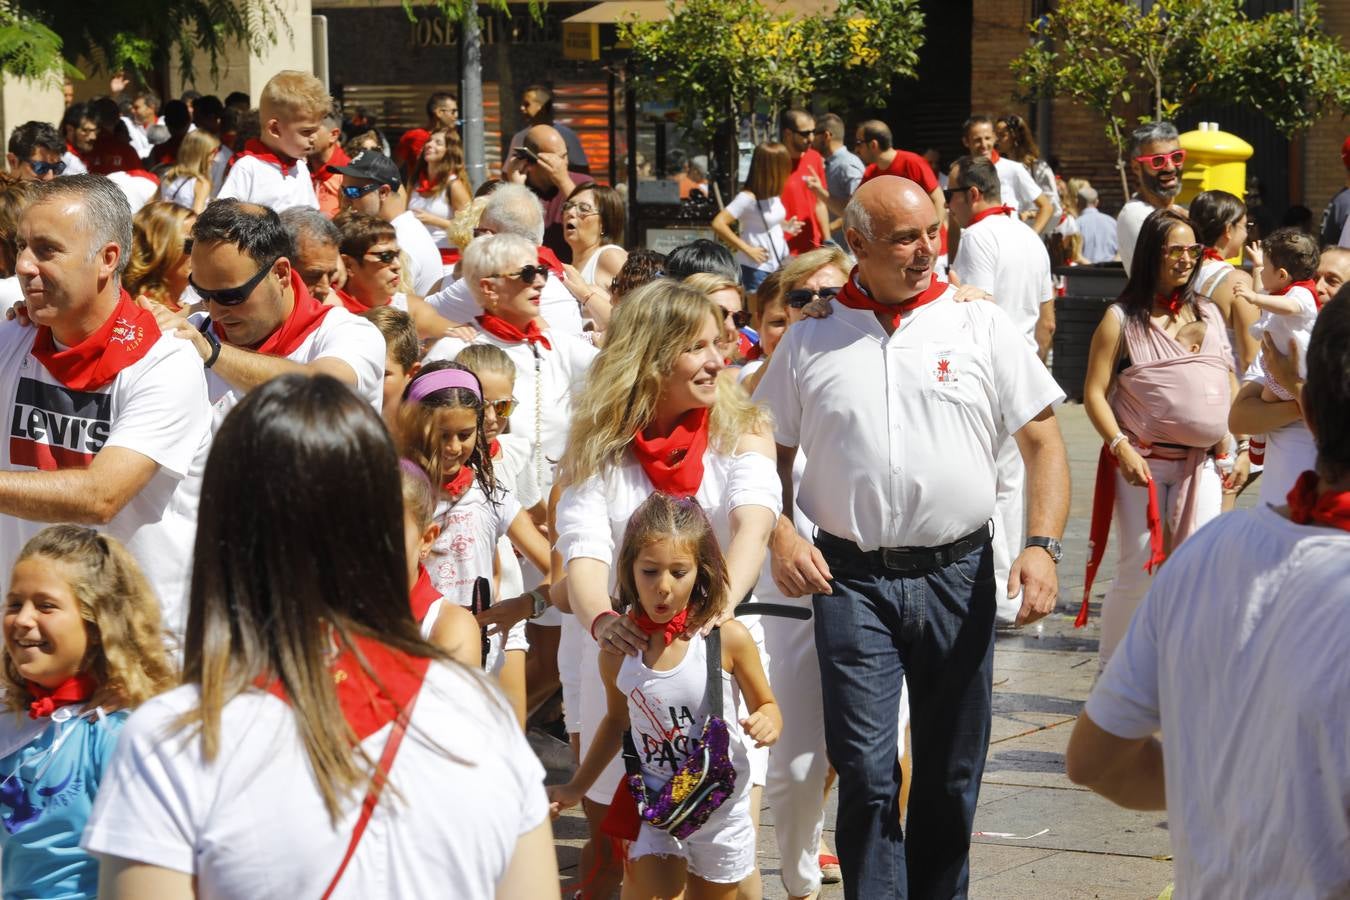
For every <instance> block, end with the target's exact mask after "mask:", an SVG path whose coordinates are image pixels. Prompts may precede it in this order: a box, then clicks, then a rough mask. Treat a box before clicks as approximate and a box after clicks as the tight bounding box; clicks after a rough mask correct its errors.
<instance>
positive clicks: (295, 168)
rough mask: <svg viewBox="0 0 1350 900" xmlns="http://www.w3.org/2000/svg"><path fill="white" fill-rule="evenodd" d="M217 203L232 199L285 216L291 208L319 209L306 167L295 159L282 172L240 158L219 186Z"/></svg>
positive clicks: (257, 161) (259, 160)
mask: <svg viewBox="0 0 1350 900" xmlns="http://www.w3.org/2000/svg"><path fill="white" fill-rule="evenodd" d="M218 196H219V198H220V199H222V200H225V199H229V198H236V199H239V200H245V201H247V202H249V203H256V204H258V205H259V206H266V207H268V208H269V209H271V210H272V211H273V212H278V213H280V212H285V211H286V210H288V209H290V208H291V207H292V206H308V207H309V208H311V209H318V208H319V198H318V197H317V196H316V195H315V193H314V183H313V182H312V181H311V180H310V177H309V166H308V165H307V164H306V163H305V161H304V160H303V159H297V160H296V161H295V164H294V165H292V166H291V167H290V168H289V169H287V170H286V171H285V172H282V170H281V169H279V168H277V167H276V166H275V165H273V164H272V163H269V162H263V161H262V160H261V159H258V158H257V157H256V156H240V157H239V158H238V159H236V160H235V161H234V165H233V166H232V167H231V168H230V172H229V174H228V175H226V176H225V183H224V184H223V185H221V186H220V194H219V195H218Z"/></svg>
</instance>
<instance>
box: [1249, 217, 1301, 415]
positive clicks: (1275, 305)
mask: <svg viewBox="0 0 1350 900" xmlns="http://www.w3.org/2000/svg"><path fill="white" fill-rule="evenodd" d="M1264 244H1265V252H1264V253H1262V248H1261V245H1260V244H1255V243H1253V244H1249V245H1248V246H1247V253H1248V254H1249V255H1250V256H1251V260H1252V287H1250V288H1249V287H1247V286H1246V285H1245V284H1243V283H1241V282H1239V283H1238V284H1237V285H1236V286H1235V287H1234V288H1233V293H1234V295H1235V296H1237V297H1239V298H1241V299H1245V300H1247V301H1248V302H1249V303H1252V304H1253V305H1255V306H1257V307H1259V308H1260V309H1261V310H1262V313H1261V318H1260V319H1259V320H1258V321H1257V323H1256V324H1255V325H1253V326H1252V335H1253V336H1254V337H1256V338H1258V339H1259V338H1261V337H1262V336H1263V335H1267V334H1268V335H1270V338H1271V340H1273V341H1274V342H1275V348H1276V349H1277V350H1279V351H1280V352H1281V353H1285V352H1288V350H1289V342H1290V341H1294V342H1295V343H1296V344H1297V345H1298V359H1299V370H1300V371H1299V376H1300V377H1306V375H1307V369H1306V367H1305V363H1304V359H1305V357H1306V356H1307V353H1308V338H1309V336H1310V335H1311V334H1312V327H1313V323H1314V322H1315V321H1316V320H1317V283H1316V280H1315V279H1316V278H1317V262H1318V247H1317V239H1316V238H1314V237H1313V236H1312V235H1309V234H1304V233H1303V232H1301V231H1299V230H1298V229H1296V228H1281V229H1279V230H1278V231H1276V232H1274V233H1273V234H1271V236H1270V237H1268V238H1266V240H1265V241H1264ZM1267 256H1269V258H1270V265H1269V266H1267V265H1266V257H1267ZM1261 399H1262V400H1264V401H1266V402H1267V403H1277V402H1280V401H1282V400H1292V399H1294V398H1293V397H1292V396H1290V395H1289V392H1288V391H1286V390H1285V389H1284V388H1282V387H1280V385H1279V384H1278V383H1277V382H1276V381H1275V379H1273V378H1271V377H1270V376H1269V375H1267V376H1266V380H1265V387H1264V388H1263V389H1262V390H1261Z"/></svg>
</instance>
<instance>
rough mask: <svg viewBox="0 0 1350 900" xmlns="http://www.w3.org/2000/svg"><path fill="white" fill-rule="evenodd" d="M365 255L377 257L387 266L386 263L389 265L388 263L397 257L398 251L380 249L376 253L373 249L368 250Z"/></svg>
mask: <svg viewBox="0 0 1350 900" xmlns="http://www.w3.org/2000/svg"><path fill="white" fill-rule="evenodd" d="M366 256H368V257H374V258H375V259H378V260H379V261H380V262H382V263H384V264H385V265H386V266H387V265H389V264H390V263H392V262H393V261H394V260H396V259H398V251H397V250H381V251H380V252H378V253H376V252H374V251H368V252H367V253H366Z"/></svg>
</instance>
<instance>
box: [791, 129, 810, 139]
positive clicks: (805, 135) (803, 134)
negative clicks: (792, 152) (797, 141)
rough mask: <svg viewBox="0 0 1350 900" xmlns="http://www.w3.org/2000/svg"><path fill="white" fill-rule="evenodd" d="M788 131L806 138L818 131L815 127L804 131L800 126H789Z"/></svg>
mask: <svg viewBox="0 0 1350 900" xmlns="http://www.w3.org/2000/svg"><path fill="white" fill-rule="evenodd" d="M788 131H790V132H792V133H793V134H795V135H797V136H798V137H804V138H810V137H811V136H812V135H814V134H815V133H816V130H815V129H814V128H811V129H808V130H806V131H802V130H801V129H800V128H789V129H788Z"/></svg>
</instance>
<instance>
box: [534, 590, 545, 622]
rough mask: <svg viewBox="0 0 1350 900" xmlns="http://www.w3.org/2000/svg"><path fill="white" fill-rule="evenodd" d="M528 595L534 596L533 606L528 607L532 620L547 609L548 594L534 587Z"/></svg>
mask: <svg viewBox="0 0 1350 900" xmlns="http://www.w3.org/2000/svg"><path fill="white" fill-rule="evenodd" d="M530 596H531V597H532V598H534V606H533V607H532V608H531V609H530V619H531V621H533V620H534V619H537V618H539V617H540V616H542V615H543V614H544V613H545V612H546V611H547V610H548V595H547V594H545V593H544V592H543V591H541V590H539V589H538V588H536V589H534V590H532V591H530Z"/></svg>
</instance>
